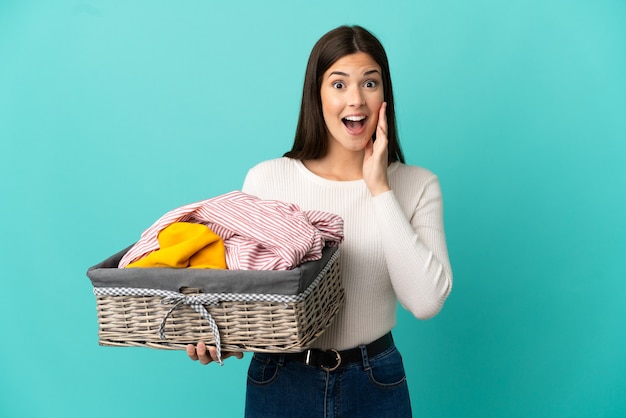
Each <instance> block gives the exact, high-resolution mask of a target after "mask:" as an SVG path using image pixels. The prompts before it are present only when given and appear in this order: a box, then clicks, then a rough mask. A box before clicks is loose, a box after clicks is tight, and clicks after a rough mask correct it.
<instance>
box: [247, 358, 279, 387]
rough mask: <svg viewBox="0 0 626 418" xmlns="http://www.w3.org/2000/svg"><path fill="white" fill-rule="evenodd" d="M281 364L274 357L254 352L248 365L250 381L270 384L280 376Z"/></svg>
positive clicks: (257, 383)
mask: <svg viewBox="0 0 626 418" xmlns="http://www.w3.org/2000/svg"><path fill="white" fill-rule="evenodd" d="M279 367H280V366H279V365H278V364H277V363H276V361H274V360H273V359H272V357H270V356H267V355H264V354H258V353H256V354H254V356H252V360H251V361H250V366H249V367H248V382H250V383H252V384H255V385H259V386H260V385H269V384H270V383H272V382H273V381H274V380H276V378H277V377H278V369H279Z"/></svg>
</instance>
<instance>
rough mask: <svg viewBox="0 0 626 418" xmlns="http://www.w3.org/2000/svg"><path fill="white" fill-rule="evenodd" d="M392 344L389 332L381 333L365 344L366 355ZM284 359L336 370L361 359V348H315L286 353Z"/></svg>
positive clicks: (374, 353)
mask: <svg viewBox="0 0 626 418" xmlns="http://www.w3.org/2000/svg"><path fill="white" fill-rule="evenodd" d="M392 344H393V337H392V336H391V332H389V333H387V334H385V335H383V336H382V337H380V338H379V339H377V340H376V341H373V342H371V343H369V344H367V345H366V346H365V349H366V350H367V356H368V357H373V356H375V355H378V354H380V353H382V352H383V351H385V350H386V349H387V348H389V347H390V346H391V345H392ZM285 361H297V362H300V363H304V364H306V365H309V366H314V367H320V368H321V369H323V370H326V371H333V370H337V368H338V367H339V366H340V365H342V364H343V365H346V364H348V363H355V362H359V363H360V362H361V361H363V357H362V356H361V348H360V347H356V348H351V349H349V350H343V351H337V350H326V351H324V350H317V349H311V350H306V351H303V352H301V353H286V354H285Z"/></svg>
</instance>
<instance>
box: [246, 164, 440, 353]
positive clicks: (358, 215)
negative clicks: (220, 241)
mask: <svg viewBox="0 0 626 418" xmlns="http://www.w3.org/2000/svg"><path fill="white" fill-rule="evenodd" d="M388 175H389V183H390V186H391V188H392V190H391V191H389V192H386V193H382V194H379V195H378V196H376V197H372V196H371V194H370V192H369V190H368V189H367V186H366V185H365V181H363V180H356V181H332V180H327V179H324V178H322V177H319V176H317V175H316V174H314V173H312V172H311V171H309V170H308V169H307V168H306V167H305V166H304V164H302V162H301V161H300V160H294V159H290V158H279V159H275V160H269V161H265V162H262V163H260V164H258V165H257V166H255V167H253V168H252V169H251V170H250V171H249V172H248V175H247V177H246V179H245V181H244V185H243V188H242V191H243V192H245V193H249V194H252V195H255V196H258V197H259V198H261V199H276V200H282V201H285V202H289V203H295V204H297V205H298V206H300V209H302V210H311V209H316V210H323V211H328V212H331V213H335V214H337V215H339V216H341V217H342V218H343V219H344V228H345V229H344V234H345V240H344V242H343V243H342V244H341V247H340V250H341V258H340V260H341V264H340V265H341V278H342V282H343V285H344V288H345V291H346V304H345V307H344V308H343V309H342V310H341V311H340V313H339V314H338V316H337V318H336V319H335V321H334V322H333V324H332V325H331V326H330V327H329V329H328V330H327V331H326V332H325V333H324V334H323V335H322V336H321V337H320V338H319V339H318V340H316V342H315V344H314V346H315V347H317V348H322V349H330V348H334V349H337V350H345V349H348V348H352V347H356V346H358V345H359V344H365V343H369V342H371V341H374V340H375V339H377V338H378V337H380V336H382V335H384V334H385V333H386V332H388V331H390V330H391V329H392V328H393V327H394V326H395V324H396V307H397V303H398V301H400V303H401V304H402V306H404V307H405V308H406V309H408V310H409V311H410V312H412V313H413V315H415V316H416V317H417V318H420V319H427V318H430V317H432V316H434V315H436V314H437V313H438V312H439V310H440V309H441V307H442V306H443V303H444V301H445V299H446V298H447V296H448V294H449V293H450V290H451V288H452V271H451V268H450V262H449V260H448V251H447V247H446V239H445V234H444V227H443V204H442V198H441V189H440V186H439V181H438V179H437V177H436V176H435V175H434V174H432V173H431V172H430V171H428V170H426V169H423V168H420V167H414V166H408V165H405V164H401V163H393V164H391V165H390V166H389V170H388Z"/></svg>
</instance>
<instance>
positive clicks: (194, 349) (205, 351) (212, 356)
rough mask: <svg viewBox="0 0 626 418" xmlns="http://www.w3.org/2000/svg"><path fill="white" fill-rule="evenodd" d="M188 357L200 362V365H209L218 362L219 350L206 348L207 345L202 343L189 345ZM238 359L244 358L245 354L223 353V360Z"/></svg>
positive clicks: (210, 347) (213, 347)
mask: <svg viewBox="0 0 626 418" xmlns="http://www.w3.org/2000/svg"><path fill="white" fill-rule="evenodd" d="M187 355H188V356H189V358H190V359H192V360H193V361H200V364H204V365H206V364H209V363H211V362H213V361H217V349H216V348H215V346H212V345H210V346H208V347H207V346H206V344H205V343H203V342H202V341H200V342H199V343H198V344H197V345H195V346H194V345H193V344H189V345H188V346H187ZM233 356H234V357H237V358H238V359H242V358H243V353H241V352H238V351H235V352H224V353H222V360H226V359H227V358H228V357H233Z"/></svg>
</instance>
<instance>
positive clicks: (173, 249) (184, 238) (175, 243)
mask: <svg viewBox="0 0 626 418" xmlns="http://www.w3.org/2000/svg"><path fill="white" fill-rule="evenodd" d="M157 239H158V242H159V249H158V250H155V251H154V252H151V253H150V254H148V255H147V256H145V257H143V258H140V259H139V260H137V261H135V262H134V263H130V264H128V265H127V266H126V267H174V268H186V267H189V268H207V269H225V268H226V255H225V249H224V240H222V238H221V237H220V236H219V235H217V234H216V233H214V232H213V231H211V229H210V228H209V227H208V226H206V225H202V224H196V223H189V222H174V223H173V224H171V225H168V226H167V227H165V228H164V229H163V230H162V231H161V232H160V233H159V234H158V238H157Z"/></svg>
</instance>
